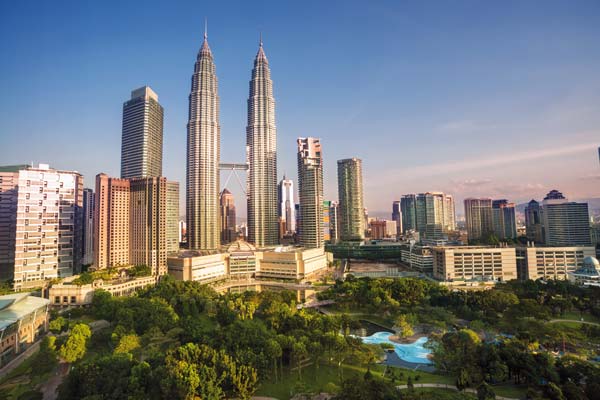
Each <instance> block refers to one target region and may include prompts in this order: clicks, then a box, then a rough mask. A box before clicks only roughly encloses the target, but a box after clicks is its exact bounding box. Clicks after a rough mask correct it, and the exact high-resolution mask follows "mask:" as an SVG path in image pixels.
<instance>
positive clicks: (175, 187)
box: [166, 181, 181, 254]
mask: <svg viewBox="0 0 600 400" xmlns="http://www.w3.org/2000/svg"><path fill="white" fill-rule="evenodd" d="M166 218H167V221H166V224H167V254H173V253H176V252H178V251H179V241H180V240H179V237H180V236H181V234H180V232H179V182H174V181H167V215H166Z"/></svg>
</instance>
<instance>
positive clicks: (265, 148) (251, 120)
mask: <svg viewBox="0 0 600 400" xmlns="http://www.w3.org/2000/svg"><path fill="white" fill-rule="evenodd" d="M246 161H247V163H248V167H249V169H248V192H247V193H248V241H249V242H250V243H253V244H254V245H256V246H257V247H263V246H270V245H275V244H277V243H278V240H279V224H278V216H277V209H278V207H277V128H276V126H275V99H274V97H273V82H272V81H271V71H270V69H269V61H268V60H267V56H266V55H265V52H264V49H263V43H262V39H261V41H260V46H259V48H258V53H257V54H256V58H255V60H254V69H253V70H252V79H251V80H250V94H249V97H248V126H247V128H246Z"/></svg>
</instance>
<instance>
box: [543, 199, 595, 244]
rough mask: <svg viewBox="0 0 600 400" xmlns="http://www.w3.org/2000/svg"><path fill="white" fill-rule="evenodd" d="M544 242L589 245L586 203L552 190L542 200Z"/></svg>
mask: <svg viewBox="0 0 600 400" xmlns="http://www.w3.org/2000/svg"><path fill="white" fill-rule="evenodd" d="M542 221H543V226H544V244H546V245H547V246H589V245H591V237H590V215H589V211H588V205H587V203H575V202H570V201H569V200H568V199H567V198H565V197H564V196H563V195H562V193H560V192H559V191H557V190H552V191H551V192H549V193H548V195H547V196H546V197H545V198H544V201H543V202H542Z"/></svg>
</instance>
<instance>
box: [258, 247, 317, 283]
mask: <svg viewBox="0 0 600 400" xmlns="http://www.w3.org/2000/svg"><path fill="white" fill-rule="evenodd" d="M255 254H256V277H257V278H271V279H295V280H303V279H308V278H310V277H311V276H313V275H314V274H315V273H316V272H318V271H320V270H323V269H325V268H327V255H326V253H325V250H324V249H323V248H317V249H298V248H294V247H291V248H287V249H286V248H279V249H277V250H275V251H260V252H257V253H255Z"/></svg>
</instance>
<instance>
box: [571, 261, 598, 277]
mask: <svg viewBox="0 0 600 400" xmlns="http://www.w3.org/2000/svg"><path fill="white" fill-rule="evenodd" d="M576 272H577V273H583V274H588V275H596V276H600V262H599V261H598V259H597V258H596V257H591V256H588V257H586V258H584V259H583V266H582V267H581V268H580V269H578V270H577V271H576Z"/></svg>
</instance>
